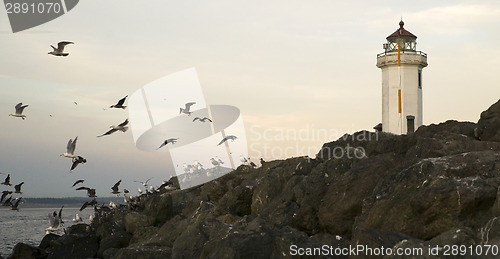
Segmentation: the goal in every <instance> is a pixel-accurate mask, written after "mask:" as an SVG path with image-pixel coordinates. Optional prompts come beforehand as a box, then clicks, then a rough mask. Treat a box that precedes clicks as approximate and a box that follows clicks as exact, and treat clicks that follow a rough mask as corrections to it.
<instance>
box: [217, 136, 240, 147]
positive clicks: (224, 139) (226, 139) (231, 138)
mask: <svg viewBox="0 0 500 259" xmlns="http://www.w3.org/2000/svg"><path fill="white" fill-rule="evenodd" d="M235 139H237V137H236V136H233V135H229V136H226V137H225V138H223V139H222V140H221V141H220V142H219V144H217V146H219V145H221V144H222V143H224V142H226V141H228V140H231V141H234V140H235Z"/></svg>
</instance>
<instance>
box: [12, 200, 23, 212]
mask: <svg viewBox="0 0 500 259" xmlns="http://www.w3.org/2000/svg"><path fill="white" fill-rule="evenodd" d="M22 200H23V197H19V198H16V199H14V200H13V201H12V203H11V206H12V210H19V208H18V207H19V204H20V203H21V201H22Z"/></svg>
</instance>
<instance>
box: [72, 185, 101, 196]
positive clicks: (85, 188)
mask: <svg viewBox="0 0 500 259" xmlns="http://www.w3.org/2000/svg"><path fill="white" fill-rule="evenodd" d="M76 190H77V191H80V190H86V191H87V196H89V197H90V198H93V197H97V196H96V195H95V189H91V188H89V187H83V186H82V187H78V188H76Z"/></svg>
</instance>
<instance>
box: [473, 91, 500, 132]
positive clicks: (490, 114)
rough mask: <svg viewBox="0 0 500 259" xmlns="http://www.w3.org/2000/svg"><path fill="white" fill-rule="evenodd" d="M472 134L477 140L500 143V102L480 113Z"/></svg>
mask: <svg viewBox="0 0 500 259" xmlns="http://www.w3.org/2000/svg"><path fill="white" fill-rule="evenodd" d="M474 133H475V136H476V138H477V139H480V140H483V141H497V142H500V100H498V102H496V103H495V104H493V105H491V106H490V108H488V110H486V111H484V112H482V113H481V118H480V119H479V121H478V122H477V127H476V129H475V131H474Z"/></svg>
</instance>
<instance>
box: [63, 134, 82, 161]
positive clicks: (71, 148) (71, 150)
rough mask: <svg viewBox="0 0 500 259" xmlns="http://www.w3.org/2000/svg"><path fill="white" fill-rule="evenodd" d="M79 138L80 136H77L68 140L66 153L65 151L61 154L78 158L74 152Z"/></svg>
mask: <svg viewBox="0 0 500 259" xmlns="http://www.w3.org/2000/svg"><path fill="white" fill-rule="evenodd" d="M77 139H78V136H76V138H75V140H72V139H70V140H69V141H68V145H66V153H63V154H61V155H60V156H64V157H69V158H76V156H75V155H74V154H73V153H74V152H75V147H76V140H77Z"/></svg>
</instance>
